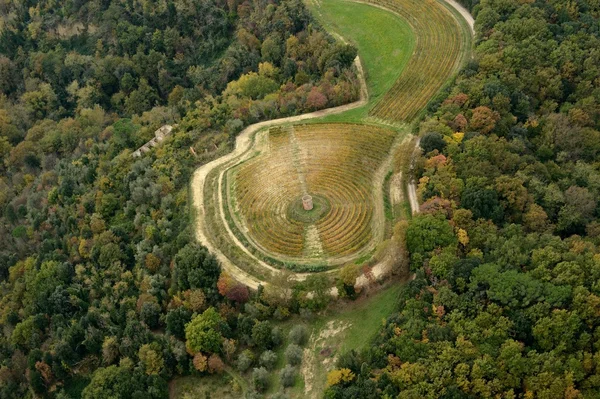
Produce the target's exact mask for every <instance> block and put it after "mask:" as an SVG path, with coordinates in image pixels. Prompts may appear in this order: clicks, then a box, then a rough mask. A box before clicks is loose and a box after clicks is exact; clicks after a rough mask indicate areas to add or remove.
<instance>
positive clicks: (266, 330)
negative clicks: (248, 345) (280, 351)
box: [252, 321, 273, 349]
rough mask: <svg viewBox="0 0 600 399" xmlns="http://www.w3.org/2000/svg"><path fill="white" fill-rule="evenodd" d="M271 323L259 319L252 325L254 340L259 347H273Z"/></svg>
mask: <svg viewBox="0 0 600 399" xmlns="http://www.w3.org/2000/svg"><path fill="white" fill-rule="evenodd" d="M271 331H272V329H271V323H269V322H268V321H259V322H257V323H256V324H255V325H254V327H252V341H254V344H255V345H256V346H258V347H259V348H262V349H264V348H271V347H272V345H273V339H272V337H271Z"/></svg>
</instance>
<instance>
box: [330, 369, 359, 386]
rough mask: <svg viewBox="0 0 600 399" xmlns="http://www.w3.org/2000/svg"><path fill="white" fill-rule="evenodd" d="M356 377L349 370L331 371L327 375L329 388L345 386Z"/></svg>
mask: <svg viewBox="0 0 600 399" xmlns="http://www.w3.org/2000/svg"><path fill="white" fill-rule="evenodd" d="M355 377H356V375H355V374H354V373H353V372H352V371H351V370H350V369H347V368H341V369H335V370H331V371H330V372H329V373H327V386H332V385H338V384H343V383H346V382H350V381H352V380H354V378H355Z"/></svg>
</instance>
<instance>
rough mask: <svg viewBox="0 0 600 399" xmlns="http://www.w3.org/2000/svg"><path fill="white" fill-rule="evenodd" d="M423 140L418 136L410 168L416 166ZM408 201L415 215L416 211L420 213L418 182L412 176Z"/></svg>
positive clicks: (409, 181) (409, 182)
mask: <svg viewBox="0 0 600 399" xmlns="http://www.w3.org/2000/svg"><path fill="white" fill-rule="evenodd" d="M420 142H421V139H420V138H417V141H416V142H415V150H414V151H413V154H412V159H411V160H410V169H411V170H412V169H413V168H414V166H415V160H416V158H417V154H418V153H419V152H420V151H421V148H420V147H419V143H420ZM408 202H410V209H411V210H412V213H413V215H414V214H415V213H419V201H418V200H417V182H416V181H414V179H413V178H412V177H410V178H409V180H408Z"/></svg>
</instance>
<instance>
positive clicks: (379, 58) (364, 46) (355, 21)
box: [307, 0, 415, 122]
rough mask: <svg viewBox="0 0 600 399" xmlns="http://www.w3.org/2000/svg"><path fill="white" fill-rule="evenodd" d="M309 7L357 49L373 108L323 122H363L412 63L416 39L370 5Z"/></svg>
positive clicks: (329, 2) (321, 1)
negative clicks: (410, 61) (409, 63)
mask: <svg viewBox="0 0 600 399" xmlns="http://www.w3.org/2000/svg"><path fill="white" fill-rule="evenodd" d="M307 5H308V7H309V9H310V10H311V12H312V13H313V15H315V16H316V17H317V18H318V20H319V22H321V24H323V25H324V26H325V28H326V29H327V30H328V31H329V32H332V33H335V34H337V35H340V36H342V37H343V38H344V39H345V40H347V41H348V42H349V43H351V44H353V45H355V46H356V47H357V48H358V49H359V50H358V52H359V55H360V59H361V62H362V64H363V68H364V70H365V73H366V75H367V76H366V79H367V87H368V90H369V104H368V105H367V106H365V107H362V108H358V109H355V110H352V111H349V112H346V113H344V114H341V115H333V116H330V117H327V118H325V119H323V121H326V122H330V121H332V122H333V121H345V122H359V121H361V120H363V119H364V118H365V117H366V116H367V115H368V112H369V110H370V109H371V108H372V107H373V105H374V104H375V103H376V102H377V101H378V100H379V99H380V98H381V97H382V96H383V95H384V94H385V93H386V92H387V91H388V90H389V89H390V88H391V87H392V86H393V84H394V82H395V81H396V79H398V76H399V75H400V74H401V72H402V70H403V69H404V67H405V66H406V64H407V63H408V61H409V60H410V56H411V54H412V53H413V50H414V47H415V36H414V33H413V31H412V29H411V27H410V25H409V24H408V23H407V22H406V21H405V20H403V19H401V18H399V17H398V16H396V15H394V14H392V13H390V12H388V11H385V10H382V9H380V8H377V7H373V6H370V5H367V4H361V3H355V2H351V1H347V0H311V1H309V2H307Z"/></svg>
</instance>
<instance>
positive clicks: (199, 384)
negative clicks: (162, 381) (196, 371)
mask: <svg viewBox="0 0 600 399" xmlns="http://www.w3.org/2000/svg"><path fill="white" fill-rule="evenodd" d="M234 381H236V382H237V386H235V385H236V383H235V382H234ZM246 390H247V384H246V382H245V381H244V380H243V379H241V378H240V377H239V376H238V375H236V374H235V373H233V374H232V373H229V372H227V373H223V374H221V375H205V376H199V375H190V376H186V377H179V378H176V379H174V380H173V381H172V382H171V386H170V395H169V397H170V398H171V399H191V398H219V399H235V398H240V397H243V394H244V392H245V391H246Z"/></svg>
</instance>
